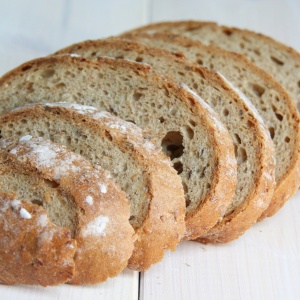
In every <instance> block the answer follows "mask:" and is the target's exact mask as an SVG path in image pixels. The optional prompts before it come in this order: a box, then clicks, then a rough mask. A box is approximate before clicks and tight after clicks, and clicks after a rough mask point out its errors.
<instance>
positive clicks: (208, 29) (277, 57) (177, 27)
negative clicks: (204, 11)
mask: <svg viewBox="0 0 300 300" xmlns="http://www.w3.org/2000/svg"><path fill="white" fill-rule="evenodd" d="M134 31H135V32H151V33H153V32H161V31H167V32H170V33H177V34H181V35H185V36H186V37H189V38H191V39H194V40H197V41H201V42H203V43H205V44H210V45H216V46H219V47H222V48H224V49H226V50H228V51H233V52H236V53H241V54H243V55H245V56H246V57H247V58H248V59H249V60H251V61H252V62H254V63H255V64H256V65H257V66H259V67H260V68H262V69H264V70H265V71H266V72H268V73H270V74H271V75H272V76H273V77H274V78H275V79H276V80H277V81H278V82H279V83H280V84H281V85H282V86H283V87H284V88H285V89H286V90H287V91H288V92H289V93H290V95H291V97H292V99H293V101H294V103H295V104H296V106H297V108H298V111H300V79H299V78H300V54H299V52H297V51H295V50H294V49H292V48H291V47H288V46H286V45H284V44H282V43H280V42H278V41H276V40H274V39H272V38H271V37H268V36H266V35H263V34H260V33H256V32H253V31H250V30H246V29H239V28H234V27H227V26H221V25H218V24H217V23H214V22H201V21H179V22H162V23H154V24H150V25H148V26H144V27H141V28H138V29H137V30H134Z"/></svg>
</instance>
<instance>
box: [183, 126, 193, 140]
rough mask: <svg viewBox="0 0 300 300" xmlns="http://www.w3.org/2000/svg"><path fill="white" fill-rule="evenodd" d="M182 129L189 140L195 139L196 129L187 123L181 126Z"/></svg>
mask: <svg viewBox="0 0 300 300" xmlns="http://www.w3.org/2000/svg"><path fill="white" fill-rule="evenodd" d="M181 130H182V133H183V135H184V136H185V137H187V138H188V139H189V140H191V139H193V137H194V130H193V129H192V128H191V127H190V126H188V125H185V126H183V127H182V128H181Z"/></svg>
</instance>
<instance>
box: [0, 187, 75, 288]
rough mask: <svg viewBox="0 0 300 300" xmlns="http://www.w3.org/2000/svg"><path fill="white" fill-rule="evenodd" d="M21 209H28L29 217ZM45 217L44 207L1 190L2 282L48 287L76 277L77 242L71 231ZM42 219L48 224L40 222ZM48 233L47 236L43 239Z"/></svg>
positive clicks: (0, 246) (0, 237) (0, 258)
mask: <svg viewBox="0 0 300 300" xmlns="http://www.w3.org/2000/svg"><path fill="white" fill-rule="evenodd" d="M21 210H23V211H24V210H26V212H28V213H29V214H30V219H26V218H22V217H21ZM45 217H46V211H45V210H44V209H43V208H41V207H39V206H37V205H34V204H32V203H31V202H29V201H26V200H19V199H18V198H16V196H15V195H14V194H7V193H2V192H0V228H1V230H0V281H1V282H2V283H5V284H36V285H37V284H38V285H42V286H48V285H58V284H61V283H64V282H67V281H69V280H70V279H71V278H72V277H73V274H74V271H75V265H74V259H73V257H74V254H75V252H76V249H77V246H76V241H75V240H73V239H71V233H70V230H68V229H67V228H60V227H57V226H56V225H54V224H53V223H52V222H51V221H49V220H48V218H47V217H46V218H45ZM41 218H42V219H43V220H44V222H45V224H41V223H40V222H39V220H41ZM47 235H49V238H48V239H42V238H41V237H42V236H47ZM50 235H51V237H50Z"/></svg>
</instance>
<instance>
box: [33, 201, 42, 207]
mask: <svg viewBox="0 0 300 300" xmlns="http://www.w3.org/2000/svg"><path fill="white" fill-rule="evenodd" d="M31 202H32V203H33V204H35V205H38V206H43V202H42V201H41V200H32V201H31Z"/></svg>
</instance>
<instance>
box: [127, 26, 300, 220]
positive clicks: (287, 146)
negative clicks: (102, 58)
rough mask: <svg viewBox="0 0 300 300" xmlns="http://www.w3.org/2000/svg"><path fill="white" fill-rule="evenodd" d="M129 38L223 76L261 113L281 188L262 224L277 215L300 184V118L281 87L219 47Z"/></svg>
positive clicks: (162, 37) (168, 38)
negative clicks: (267, 130)
mask: <svg viewBox="0 0 300 300" xmlns="http://www.w3.org/2000/svg"><path fill="white" fill-rule="evenodd" d="M175 28H176V26H175ZM126 37H127V38H132V39H137V40H139V41H141V42H143V43H146V44H149V45H152V46H155V47H162V48H166V49H169V50H172V51H177V52H178V51H180V52H181V53H183V54H184V55H185V56H186V57H187V58H188V59H190V60H191V61H194V62H197V63H198V64H200V65H203V66H206V67H208V68H213V69H214V70H216V71H219V72H221V73H222V74H223V75H224V76H225V77H226V78H227V79H228V80H230V81H231V82H232V84H234V85H235V86H236V87H238V88H239V89H240V90H241V91H242V92H243V93H244V94H245V95H246V96H247V98H248V99H249V100H250V101H251V102H252V104H253V105H254V106H255V107H256V108H257V109H258V111H259V113H260V115H261V116H262V117H263V120H264V122H265V124H266V125H267V126H268V128H269V131H270V134H271V137H272V139H273V141H274V143H275V150H276V162H277V164H276V181H277V187H276V189H275V192H274V197H273V199H272V202H271V204H270V206H269V207H268V209H267V210H266V211H265V212H264V213H263V215H262V216H261V217H260V220H262V219H264V218H265V217H268V216H272V215H273V214H275V213H276V212H277V211H278V210H279V209H280V208H281V207H282V205H283V204H284V203H285V202H286V201H287V200H288V199H289V198H290V197H291V196H292V195H293V194H294V193H295V192H296V190H297V187H298V186H299V180H300V156H299V146H300V130H299V116H298V115H297V110H296V107H295V105H294V104H293V103H292V100H291V98H290V97H289V95H288V94H287V93H286V91H285V90H284V89H283V88H282V87H281V85H280V84H279V83H278V82H276V81H275V80H273V78H272V77H271V76H270V75H269V74H267V73H266V72H264V71H263V70H262V69H260V68H258V67H257V66H255V65H254V64H253V63H251V62H250V61H249V60H247V59H246V58H245V57H244V56H242V55H240V54H236V53H232V52H228V51H225V50H224V49H221V48H219V47H216V46H206V45H204V44H201V43H199V42H197V41H194V40H191V39H189V38H186V37H184V36H180V35H174V34H168V33H156V34H151V35H150V34H144V33H137V34H132V35H126Z"/></svg>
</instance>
